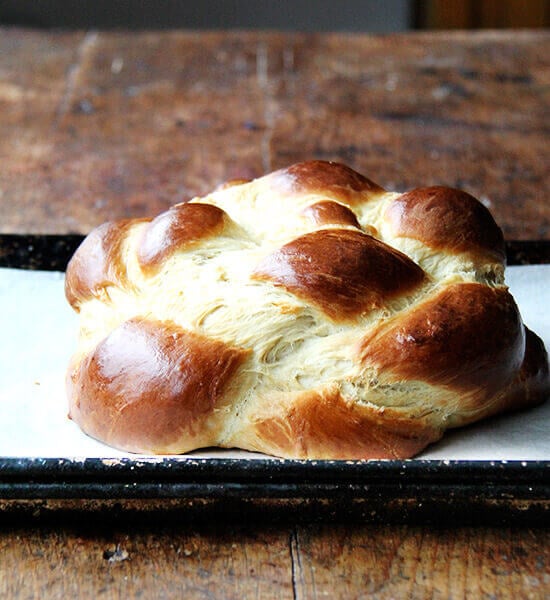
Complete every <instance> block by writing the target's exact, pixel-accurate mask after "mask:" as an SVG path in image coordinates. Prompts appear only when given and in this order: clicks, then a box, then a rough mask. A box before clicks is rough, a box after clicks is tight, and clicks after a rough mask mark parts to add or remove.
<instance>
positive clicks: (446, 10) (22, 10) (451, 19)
mask: <svg viewBox="0 0 550 600" xmlns="http://www.w3.org/2000/svg"><path fill="white" fill-rule="evenodd" d="M0 25H19V26H24V27H40V28H64V29H76V28H79V29H89V28H94V29H168V28H169V29H176V28H177V29H222V28H224V29H278V30H283V31H289V30H297V31H350V32H358V31H365V32H374V33H387V32H393V31H405V30H409V29H480V28H492V29H494V28H505V27H514V28H532V27H549V26H550V0H202V1H201V0H0Z"/></svg>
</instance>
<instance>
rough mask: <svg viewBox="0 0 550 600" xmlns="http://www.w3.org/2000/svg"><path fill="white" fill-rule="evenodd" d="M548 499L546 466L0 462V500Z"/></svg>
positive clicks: (197, 460)
mask: <svg viewBox="0 0 550 600" xmlns="http://www.w3.org/2000/svg"><path fill="white" fill-rule="evenodd" d="M480 495H481V496H482V497H483V498H484V499H485V500H490V499H492V500H530V501H541V500H542V501H548V500H550V461H465V460H459V461H449V460H445V461H440V460H421V459H411V460H369V461H343V460H340V461H339V460H282V459H271V458H266V459H261V458H259V459H258V458H254V459H241V458H192V457H185V458H180V457H178V458H174V457H136V458H59V459H57V458H9V457H5V458H0V498H3V499H23V498H27V499H29V498H56V499H60V498H88V499H90V498H97V499H101V498H194V497H196V498H297V497H300V498H335V497H345V498H348V499H349V498H370V499H371V500H372V499H378V500H380V501H381V502H383V501H387V500H390V499H395V498H401V499H407V498H411V499H416V500H417V501H421V500H422V499H423V498H424V499H428V498H431V499H433V498H439V499H442V500H451V499H462V500H468V499H472V498H476V497H479V496H480Z"/></svg>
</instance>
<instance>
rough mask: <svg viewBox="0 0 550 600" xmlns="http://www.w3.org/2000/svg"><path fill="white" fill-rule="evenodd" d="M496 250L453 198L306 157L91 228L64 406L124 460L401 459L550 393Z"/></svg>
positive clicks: (69, 284) (79, 261)
mask: <svg viewBox="0 0 550 600" xmlns="http://www.w3.org/2000/svg"><path fill="white" fill-rule="evenodd" d="M504 262H505V254H504V244H503V237H502V233H501V230H500V229H499V228H498V226H497V225H496V224H495V222H494V220H493V218H492V217H491V215H490V214H489V212H488V211H487V209H486V208H485V207H484V206H483V205H482V204H481V203H479V202H478V201H477V200H475V199H474V198H473V197H472V196H470V195H468V194H466V193H465V192H461V191H458V190H453V189H449V188H444V187H428V188H419V189H416V190H413V191H410V192H407V193H404V194H398V193H391V192H388V191H386V190H384V189H382V188H381V187H379V186H378V185H376V184H375V183H373V182H372V181H370V180H368V179H367V178H365V177H363V176H362V175H360V174H358V173H356V172H355V171H353V170H351V169H350V168H348V167H346V166H343V165H340V164H336V163H328V162H322V161H311V162H305V163H299V164H296V165H294V166H291V167H289V168H286V169H282V170H279V171H276V172H274V173H271V174H269V175H266V176H264V177H261V178H258V179H256V180H253V181H235V182H229V183H227V184H225V185H223V186H221V187H220V188H218V189H217V190H215V191H214V192H213V193H211V194H210V195H208V196H205V197H204V198H195V199H193V200H191V201H190V202H188V203H182V204H177V205H175V206H173V207H172V208H170V209H169V210H167V211H166V212H164V213H162V214H161V215H159V216H157V217H156V218H154V219H152V220H149V219H130V220H126V221H120V222H116V223H106V224H104V225H102V226H100V227H98V228H97V229H96V230H95V231H93V232H92V233H91V234H90V235H89V236H88V237H87V238H86V239H85V241H84V242H83V243H82V245H81V246H80V248H79V249H78V250H77V252H76V253H75V255H74V257H73V258H72V260H71V262H70V264H69V266H68V269H67V274H66V296H67V299H68V301H69V302H70V304H71V305H72V306H73V308H74V309H75V310H76V311H77V312H79V313H80V319H81V329H80V339H79V345H78V349H77V352H76V353H75V355H74V357H73V359H72V362H71V365H70V368H69V374H68V377H67V381H68V395H69V399H70V417H71V418H72V419H73V420H74V421H75V422H76V423H77V424H78V425H79V426H80V427H81V428H82V429H83V430H84V431H85V432H86V433H87V434H89V435H90V436H93V437H95V438H97V439H99V440H102V441H103V442H105V443H107V444H110V445H112V446H115V447H117V448H120V449H125V450H128V451H132V452H139V453H154V454H164V453H169V454H172V453H184V452H188V451H191V450H194V449H196V448H204V447H209V446H221V447H237V448H242V449H248V450H254V451H260V452H264V453H268V454H272V455H276V456H281V457H291V458H335V459H360V458H407V457H411V456H413V455H415V454H417V453H418V452H420V451H421V450H422V449H423V448H425V447H426V446H427V445H428V444H430V443H432V442H435V441H436V440H438V439H439V438H440V437H441V436H442V435H443V433H444V431H445V429H447V428H449V427H458V426H461V425H465V424H467V423H472V422H474V421H476V420H478V419H481V418H483V417H487V416H489V415H493V414H495V413H498V412H501V411H504V410H509V409H518V408H525V407H527V406H531V405H535V404H537V403H540V402H542V401H544V400H545V399H546V398H547V396H548V395H549V392H550V380H549V374H548V359H547V354H546V351H545V349H544V346H543V344H542V342H541V340H540V339H539V338H538V337H537V336H536V335H535V334H534V333H532V332H531V331H529V330H528V329H526V328H525V327H524V325H523V323H522V321H521V317H520V315H519V312H518V309H517V307H516V304H515V302H514V300H513V298H512V296H511V295H510V294H509V292H508V291H507V288H506V286H505V285H504Z"/></svg>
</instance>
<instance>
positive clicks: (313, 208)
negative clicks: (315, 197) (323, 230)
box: [302, 200, 361, 229]
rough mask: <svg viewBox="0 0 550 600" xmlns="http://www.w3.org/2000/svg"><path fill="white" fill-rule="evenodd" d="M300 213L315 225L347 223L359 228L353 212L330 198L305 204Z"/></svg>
mask: <svg viewBox="0 0 550 600" xmlns="http://www.w3.org/2000/svg"><path fill="white" fill-rule="evenodd" d="M302 214H303V215H304V216H305V217H307V218H308V219H310V220H311V221H312V222H313V223H314V224H315V225H318V226H322V225H349V226H350V227H357V229H361V225H359V221H358V220H357V217H356V216H355V213H354V212H353V211H351V210H350V209H349V208H348V207H347V206H343V205H342V204H339V203H338V202H333V201H332V200H321V201H320V202H315V203H314V204H310V205H309V206H306V208H304V210H303V211H302Z"/></svg>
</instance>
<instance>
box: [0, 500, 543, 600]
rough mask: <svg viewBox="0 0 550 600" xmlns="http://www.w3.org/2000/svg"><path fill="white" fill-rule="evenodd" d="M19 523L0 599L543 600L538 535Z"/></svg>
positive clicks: (0, 548)
mask: <svg viewBox="0 0 550 600" xmlns="http://www.w3.org/2000/svg"><path fill="white" fill-rule="evenodd" d="M191 512H192V516H191V517H190V516H188V515H187V516H186V514H185V513H180V514H179V516H178V519H177V520H174V521H171V522H169V521H168V520H167V519H164V520H161V521H160V522H155V521H154V520H153V521H151V520H150V519H147V518H143V519H141V520H137V521H136V520H132V521H130V522H127V521H126V520H125V519H124V518H122V519H106V520H105V519H103V518H98V517H97V516H94V515H92V516H91V517H90V516H88V515H85V514H84V515H81V519H80V520H79V519H78V518H75V516H74V515H72V517H71V519H70V523H69V524H67V523H60V522H59V520H55V519H53V520H52V519H50V520H46V521H45V522H42V521H41V520H40V519H37V518H35V517H34V516H31V517H29V518H28V520H27V522H26V523H24V524H23V523H22V522H21V520H16V522H15V523H13V522H12V523H11V524H6V523H5V522H3V523H2V526H1V527H0V559H1V560H0V597H2V598H10V599H11V598H41V599H43V598H100V597H101V598H123V599H127V598H140V597H141V598H186V599H187V598H190V599H194V598H208V599H212V600H214V599H216V600H217V599H219V600H233V599H235V600H243V599H247V598H256V599H261V600H264V599H266V600H271V599H278V600H279V599H321V598H328V599H331V600H332V599H335V600H337V599H342V600H353V599H358V598H376V599H379V600H386V599H395V598H407V599H426V600H427V599H431V598H445V599H451V600H455V599H457V600H458V599H463V598H472V599H481V598H486V599H489V598H499V599H510V600H516V599H517V598H521V599H522V600H523V599H529V598H530V599H540V600H543V599H545V598H548V594H549V593H550V572H549V564H550V562H549V559H550V543H549V542H550V532H549V531H548V530H547V529H543V528H539V527H535V528H527V527H524V528H518V527H513V526H510V525H509V524H508V525H500V526H493V527H465V526H462V527H457V526H455V525H453V524H452V523H448V524H446V525H445V526H440V527H426V526H423V527H421V526H418V525H380V524H376V525H375V524H369V523H368V521H367V522H361V521H355V522H345V521H344V522H340V521H339V520H336V521H335V522H327V521H325V522H317V521H315V520H314V521H312V522H308V521H307V520H304V519H303V518H300V519H298V520H297V521H294V520H293V519H292V518H289V519H283V518H280V517H279V518H276V519H275V522H270V521H269V520H268V519H265V518H259V519H256V518H251V517H250V516H249V515H248V514H247V513H246V511H245V512H244V513H243V514H242V515H241V517H238V516H236V515H235V514H233V515H232V518H231V519H226V520H224V519H223V518H222V514H218V515H217V516H216V515H213V514H209V517H211V518H205V517H204V516H201V515H200V511H197V510H194V511H193V510H192V511H191Z"/></svg>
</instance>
